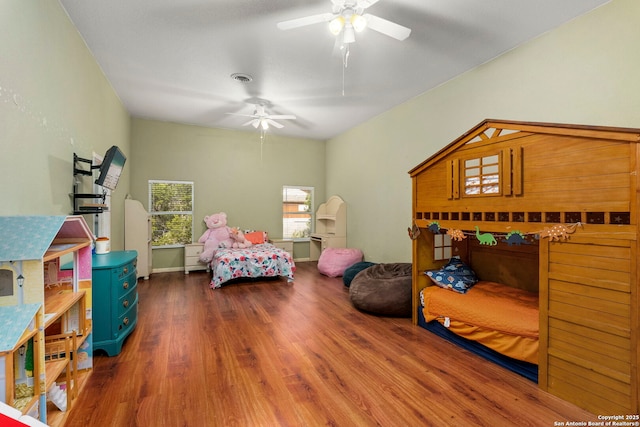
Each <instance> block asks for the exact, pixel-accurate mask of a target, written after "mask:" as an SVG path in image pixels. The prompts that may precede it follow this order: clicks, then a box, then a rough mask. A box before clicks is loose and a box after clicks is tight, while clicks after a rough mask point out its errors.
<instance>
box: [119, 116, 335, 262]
mask: <svg viewBox="0 0 640 427" xmlns="http://www.w3.org/2000/svg"><path fill="white" fill-rule="evenodd" d="M251 129H252V130H251V131H247V132H239V131H231V130H224V129H210V128H203V127H199V126H190V125H181V124H175V123H167V122H159V121H153V120H144V119H133V121H132V126H131V141H132V150H131V160H132V162H131V168H130V173H131V196H132V198H134V199H138V200H140V201H141V202H142V204H143V206H144V207H145V208H147V209H148V206H149V191H148V182H149V180H150V179H158V180H177V181H193V182H194V190H195V195H194V205H195V206H194V209H195V224H194V240H196V241H197V240H198V238H199V237H200V236H201V235H202V233H203V232H204V231H205V229H206V228H205V225H204V222H203V219H204V217H205V216H206V215H210V214H212V213H215V212H221V211H222V212H226V214H227V218H228V225H229V226H231V227H234V226H238V227H241V228H244V229H247V228H250V229H256V230H266V231H267V232H268V233H269V235H270V236H271V237H281V236H282V186H283V185H300V186H310V187H314V188H315V197H316V205H318V204H319V203H321V202H322V201H324V198H325V175H324V174H325V169H326V164H325V143H324V142H321V141H314V140H307V139H300V138H285V137H279V136H277V135H275V134H267V136H266V138H265V140H264V143H262V144H261V142H260V134H259V133H258V132H257V131H255V130H253V128H251ZM308 246H309V245H308V243H307V244H296V245H295V247H294V256H295V257H296V258H306V257H308V256H309V249H308ZM182 257H183V251H182V249H156V250H154V251H153V268H154V270H155V269H158V268H174V267H179V266H182V265H183V258H182Z"/></svg>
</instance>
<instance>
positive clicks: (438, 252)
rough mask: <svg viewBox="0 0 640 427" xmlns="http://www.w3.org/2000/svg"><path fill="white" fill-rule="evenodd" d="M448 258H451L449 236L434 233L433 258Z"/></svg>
mask: <svg viewBox="0 0 640 427" xmlns="http://www.w3.org/2000/svg"><path fill="white" fill-rule="evenodd" d="M449 258H451V236H449V235H448V234H435V235H434V236H433V259H434V260H436V261H437V260H442V259H449Z"/></svg>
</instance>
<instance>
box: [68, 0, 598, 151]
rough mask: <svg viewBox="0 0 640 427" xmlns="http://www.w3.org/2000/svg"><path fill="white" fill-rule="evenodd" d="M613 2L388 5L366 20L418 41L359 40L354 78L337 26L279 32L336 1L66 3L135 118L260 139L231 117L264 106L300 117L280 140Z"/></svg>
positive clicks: (339, 127) (415, 89)
mask: <svg viewBox="0 0 640 427" xmlns="http://www.w3.org/2000/svg"><path fill="white" fill-rule="evenodd" d="M608 1H609V0H380V1H379V2H378V3H376V4H374V5H372V6H371V7H370V8H368V9H367V10H366V12H367V13H370V14H373V15H376V16H378V17H381V18H385V19H387V20H390V21H393V22H395V23H398V24H400V25H403V26H406V27H409V28H411V29H412V32H411V35H410V36H409V38H408V39H406V40H404V41H398V40H395V39H393V38H390V37H387V36H385V35H382V34H380V33H377V32H375V31H372V30H371V29H367V30H365V31H364V32H362V33H359V34H357V36H356V42H355V43H354V44H352V45H351V48H350V55H349V59H348V62H347V67H346V68H344V67H343V61H342V59H341V57H340V56H337V55H335V54H334V52H333V50H334V39H335V36H333V35H332V34H331V33H329V31H328V29H327V25H326V24H315V25H311V26H307V27H303V28H298V29H293V30H288V31H281V30H279V29H278V28H277V27H276V23H278V22H280V21H283V20H289V19H294V18H300V17H304V16H308V15H313V14H320V13H326V12H330V11H331V6H332V4H331V1H330V0H109V1H99V0H93V1H91V0H60V3H61V4H62V5H63V7H64V8H65V10H66V11H67V13H68V14H69V16H70V18H71V20H72V21H73V23H74V24H75V26H76V27H77V28H78V31H79V32H80V34H81V35H82V37H83V38H84V40H85V41H86V44H87V46H88V47H89V49H90V50H91V51H92V53H93V55H94V56H95V58H96V60H97V62H98V63H99V64H100V67H101V68H102V70H103V71H104V73H105V75H106V76H107V78H108V79H109V81H110V82H111V84H112V85H113V88H114V89H115V91H116V92H117V94H118V96H119V97H120V99H121V100H122V102H123V103H124V105H125V107H126V108H127V110H128V111H129V112H130V113H131V114H132V115H133V116H136V117H143V118H150V119H156V120H162V121H171V122H178V123H186V124H195V125H201V126H207V127H217V128H226V129H242V130H247V131H255V130H254V129H253V128H252V127H250V126H249V127H242V124H244V123H246V122H247V120H248V119H246V118H244V117H238V116H233V115H229V114H226V113H239V114H252V113H253V109H254V108H253V105H252V104H254V103H256V102H257V100H264V101H265V105H266V110H267V112H268V113H270V114H293V115H295V116H297V120H286V121H282V124H284V125H285V127H284V128H282V129H274V128H273V127H272V128H270V129H269V132H273V133H276V134H278V135H287V136H294V137H304V138H312V139H321V140H323V139H328V138H331V137H333V136H336V135H338V134H340V133H342V132H344V131H346V130H348V129H350V128H352V127H354V126H356V125H358V124H360V123H363V122H365V121H367V120H369V119H370V118H372V117H374V116H377V115H379V114H380V113H382V112H384V111H386V110H389V109H391V108H393V107H394V106H396V105H399V104H401V103H403V102H405V101H407V100H409V99H411V98H413V97H415V96H417V95H420V94H422V93H424V92H426V91H428V90H429V89H431V88H433V87H435V86H437V85H440V84H442V83H443V82H446V81H447V80H450V79H451V78H453V77H455V76H457V75H459V74H461V73H464V72H465V71H467V70H469V69H472V68H474V67H476V66H478V65H480V64H482V63H484V62H487V61H489V60H491V59H492V58H495V57H496V56H499V55H500V54H502V53H504V52H506V51H508V50H510V49H512V48H514V47H516V46H518V45H520V44H522V43H523V42H526V41H528V40H530V39H532V38H535V37H536V36H538V35H540V34H542V33H545V32H547V31H549V30H551V29H553V28H556V27H558V26H559V25H562V24H563V23H565V22H567V21H569V20H571V19H573V18H575V17H577V16H579V15H581V14H584V13H586V12H588V11H590V10H592V9H594V8H596V7H598V6H600V5H602V4H604V3H607V2H608ZM541 59H542V58H541ZM233 73H246V74H249V75H251V76H252V77H253V81H252V82H250V83H246V84H245V83H240V82H238V81H236V80H233V79H232V78H231V77H230V76H231V74H233ZM343 89H344V94H343ZM255 132H257V131H255Z"/></svg>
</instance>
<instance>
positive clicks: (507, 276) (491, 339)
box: [418, 240, 540, 382]
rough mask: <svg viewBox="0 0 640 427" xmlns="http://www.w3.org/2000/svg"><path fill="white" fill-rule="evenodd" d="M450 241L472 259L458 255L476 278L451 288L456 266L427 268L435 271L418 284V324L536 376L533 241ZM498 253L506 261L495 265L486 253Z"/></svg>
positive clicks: (536, 304) (537, 324) (458, 280)
mask: <svg viewBox="0 0 640 427" xmlns="http://www.w3.org/2000/svg"><path fill="white" fill-rule="evenodd" d="M454 246H455V247H456V248H457V252H458V253H461V252H464V253H465V254H467V255H466V256H465V257H466V258H467V260H469V262H474V263H473V265H474V267H473V268H471V267H470V266H469V265H467V264H466V263H464V262H463V261H462V260H460V261H458V262H459V263H460V264H462V265H464V266H465V267H466V271H470V272H471V274H472V276H473V278H474V280H469V282H468V285H467V286H464V287H462V288H459V287H458V290H453V289H455V288H456V286H447V283H453V284H454V285H455V284H456V283H458V284H461V283H462V280H464V278H463V277H459V275H458V274H457V273H456V272H455V271H453V272H452V271H447V270H446V268H445V267H446V266H445V267H443V268H442V269H440V270H435V274H434V272H433V271H428V272H425V275H428V276H429V275H431V276H433V277H432V278H431V277H430V280H431V282H432V283H431V284H430V286H427V287H425V288H423V289H421V290H420V304H419V307H418V324H419V325H420V326H422V327H424V328H426V329H428V330H429V331H431V332H433V333H435V334H437V335H439V336H441V337H442V338H445V339H447V340H449V341H452V342H454V343H455V344H457V345H459V346H461V347H463V348H465V349H467V350H469V351H472V352H474V353H476V354H479V355H481V356H483V357H485V358H487V359H489V360H491V361H493V362H495V363H497V364H499V365H501V366H503V367H505V368H507V369H510V370H512V371H514V372H516V373H518V374H520V375H522V376H524V377H525V378H528V379H530V380H531V381H534V382H537V380H538V351H539V327H540V315H539V308H538V307H539V298H538V293H537V292H536V291H534V289H535V288H536V287H537V284H536V283H533V281H534V280H537V274H535V272H534V271H532V269H533V265H532V263H533V257H534V255H535V253H536V249H537V245H533V244H531V245H527V246H526V247H521V248H520V247H518V248H512V247H509V246H508V245H506V244H504V243H503V244H500V245H496V246H493V247H491V249H488V248H486V247H484V246H482V245H480V244H479V243H478V242H477V241H473V240H472V241H469V242H465V244H464V245H460V244H458V245H455V243H454ZM496 254H498V256H500V258H501V260H502V261H503V262H502V264H504V265H502V266H500V267H499V268H498V269H496V268H494V267H492V266H495V263H493V264H488V263H487V260H486V259H485V257H487V256H495V255H496ZM516 260H518V261H517V262H516ZM450 264H451V263H449V264H448V265H450ZM475 266H477V267H475ZM485 278H486V279H487V280H483V279H485ZM438 279H440V282H439V281H438ZM461 279H462V280H461ZM494 280H495V281H494ZM442 282H444V284H443V283H442ZM513 285H516V286H517V287H514V286H513ZM522 288H525V289H522ZM463 292H464V293H463Z"/></svg>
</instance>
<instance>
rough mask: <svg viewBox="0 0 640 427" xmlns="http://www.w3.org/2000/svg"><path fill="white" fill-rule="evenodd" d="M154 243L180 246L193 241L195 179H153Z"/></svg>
mask: <svg viewBox="0 0 640 427" xmlns="http://www.w3.org/2000/svg"><path fill="white" fill-rule="evenodd" d="M149 213H150V214H151V245H152V246H153V247H165V248H166V247H177V246H182V245H184V244H186V243H191V242H192V241H193V182H188V181H154V180H150V181H149Z"/></svg>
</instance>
